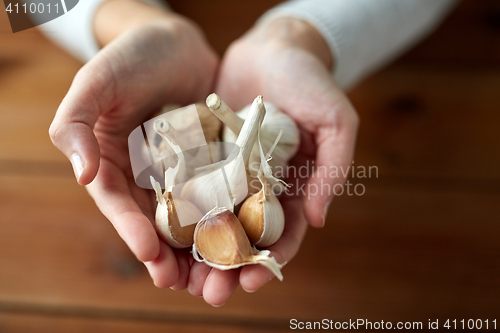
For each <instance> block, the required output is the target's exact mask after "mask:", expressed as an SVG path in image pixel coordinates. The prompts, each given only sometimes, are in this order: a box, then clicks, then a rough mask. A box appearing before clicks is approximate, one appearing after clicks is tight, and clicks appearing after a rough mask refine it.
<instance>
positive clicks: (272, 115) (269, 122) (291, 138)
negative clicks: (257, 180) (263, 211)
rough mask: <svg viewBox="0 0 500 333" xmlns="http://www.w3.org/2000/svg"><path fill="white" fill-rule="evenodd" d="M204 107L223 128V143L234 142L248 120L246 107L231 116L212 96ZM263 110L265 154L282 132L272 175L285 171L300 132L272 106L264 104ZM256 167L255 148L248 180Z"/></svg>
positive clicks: (251, 156) (293, 154)
mask: <svg viewBox="0 0 500 333" xmlns="http://www.w3.org/2000/svg"><path fill="white" fill-rule="evenodd" d="M206 103H207V106H208V107H209V109H210V110H211V111H212V112H213V113H214V114H215V115H216V116H217V117H218V118H219V119H220V120H221V121H222V122H223V123H224V125H225V126H224V129H223V132H222V139H223V141H225V142H236V139H237V137H238V134H239V131H240V130H241V127H242V124H243V119H246V117H247V116H248V113H249V110H250V106H246V107H245V108H243V109H242V110H241V111H239V112H237V113H235V112H234V111H233V110H231V109H230V108H229V107H228V106H227V105H226V103H224V101H223V100H222V99H221V98H220V97H219V96H217V95H216V94H211V95H210V96H208V98H207V101H206ZM264 106H265V108H266V117H265V118H264V121H263V122H262V127H261V129H260V132H261V139H262V140H261V143H262V147H263V149H264V150H265V151H267V150H269V149H270V147H271V145H272V143H273V141H274V138H276V136H277V135H278V133H279V131H280V130H284V134H283V137H282V139H281V140H280V142H279V144H278V146H277V147H276V149H275V152H274V155H273V159H272V160H271V161H270V165H271V167H272V168H273V169H274V170H275V172H276V171H277V170H276V169H277V168H285V167H286V166H287V165H288V161H289V160H290V159H291V158H292V157H293V156H295V154H296V153H297V150H298V149H299V145H300V132H299V129H298V127H297V125H296V124H295V122H294V121H293V119H292V118H290V117H289V116H288V115H287V114H285V113H283V112H281V111H280V110H279V109H278V108H277V107H276V106H275V105H273V104H272V103H269V102H264ZM259 165H260V152H259V148H258V147H257V145H255V146H254V147H253V150H252V153H251V155H250V160H249V170H250V173H251V175H252V176H254V177H255V176H256V175H257V172H258V170H259ZM283 171H284V170H283Z"/></svg>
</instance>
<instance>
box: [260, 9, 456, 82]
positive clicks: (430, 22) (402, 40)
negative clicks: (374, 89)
mask: <svg viewBox="0 0 500 333" xmlns="http://www.w3.org/2000/svg"><path fill="white" fill-rule="evenodd" d="M456 2H457V1H456V0H292V1H288V2H285V3H283V4H280V5H278V6H277V7H275V8H273V9H271V10H270V11H268V12H267V13H266V14H264V16H263V17H262V18H261V19H260V21H263V20H270V19H274V18H276V17H294V18H299V19H302V20H304V21H306V22H308V23H309V24H311V25H313V26H314V27H315V28H316V29H317V30H318V31H319V32H320V33H321V35H322V36H323V37H324V39H325V40H326V42H327V44H328V46H329V47H330V50H331V52H332V55H333V57H334V58H335V64H336V65H335V69H334V72H333V75H334V77H335V79H336V81H337V82H338V83H339V85H341V86H342V87H344V88H349V87H351V86H352V85H353V84H355V83H356V82H357V81H358V80H360V79H361V78H363V77H364V76H366V75H368V74H369V73H371V72H372V71H374V70H376V69H377V68H379V67H380V66H382V65H384V64H386V63H387V62H389V61H390V60H392V59H394V58H395V57H397V56H398V55H400V54H401V53H402V52H404V51H405V50H407V49H408V48H409V47H410V46H412V45H414V44H415V43H416V42H417V41H418V40H420V39H421V38H422V37H423V36H425V35H426V34H427V33H429V32H431V31H432V29H433V28H435V27H436V26H437V24H438V23H439V22H440V19H441V18H442V17H444V15H445V14H446V13H447V12H448V11H449V10H450V9H451V8H452V7H453V5H454V4H455V3H456Z"/></svg>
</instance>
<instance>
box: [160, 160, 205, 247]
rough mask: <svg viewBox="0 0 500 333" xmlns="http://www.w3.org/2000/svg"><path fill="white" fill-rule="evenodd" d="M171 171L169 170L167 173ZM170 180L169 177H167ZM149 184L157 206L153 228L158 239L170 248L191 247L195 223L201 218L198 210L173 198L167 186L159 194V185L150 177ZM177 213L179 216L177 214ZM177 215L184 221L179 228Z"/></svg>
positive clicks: (188, 203) (183, 201)
mask: <svg viewBox="0 0 500 333" xmlns="http://www.w3.org/2000/svg"><path fill="white" fill-rule="evenodd" d="M170 170H172V169H169V171H170ZM169 178H170V177H169ZM151 184H152V185H153V188H154V190H155V193H156V200H157V202H158V206H157V208H156V216H155V227H156V231H157V232H158V234H159V235H160V237H161V238H162V239H163V240H164V241H165V242H166V243H167V244H168V245H170V246H171V247H174V248H176V249H183V248H187V247H190V246H191V245H193V242H194V239H193V236H194V230H195V228H196V223H197V222H198V221H199V220H201V218H202V217H203V216H202V214H201V213H200V211H199V210H198V208H197V207H196V206H195V205H193V204H192V203H190V202H189V201H186V200H182V199H180V198H175V205H174V197H173V194H172V191H171V188H170V187H167V185H168V184H165V187H166V188H167V189H166V190H165V192H164V193H163V194H162V193H161V187H160V184H159V183H158V182H157V181H155V180H154V178H153V177H151ZM178 211H179V214H178ZM179 215H180V216H182V217H183V219H185V220H186V221H183V222H185V223H184V224H188V225H186V226H181V224H180V222H179Z"/></svg>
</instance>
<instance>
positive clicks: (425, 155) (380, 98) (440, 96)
mask: <svg viewBox="0 0 500 333" xmlns="http://www.w3.org/2000/svg"><path fill="white" fill-rule="evenodd" d="M499 74H500V72H498V71H497V70H494V69H491V70H484V71H483V70H474V69H470V70H467V69H465V68H462V69H460V70H454V69H443V68H438V67H435V66H423V65H420V66H408V65H402V64H401V65H393V66H390V67H388V68H387V69H385V70H384V71H381V72H379V73H378V74H375V75H374V76H372V77H371V78H369V79H368V80H366V81H365V82H363V83H362V84H360V85H359V86H358V87H356V88H355V89H353V91H352V92H351V93H350V94H349V96H350V97H351V99H352V102H353V104H354V106H355V107H356V108H357V110H358V112H359V114H360V118H361V126H360V131H359V137H358V144H357V150H356V153H357V157H356V163H357V164H360V165H364V166H369V165H375V166H378V168H379V173H380V176H381V178H384V177H390V178H393V177H399V179H406V178H408V177H412V178H416V179H418V181H425V179H428V180H431V181H438V182H439V181H442V180H450V179H461V180H463V181H464V182H466V181H468V180H476V181H482V182H483V185H485V186H488V183H489V181H490V180H491V181H494V182H493V183H489V184H490V186H495V187H498V184H499V183H498V181H499V180H500V178H499V177H500V173H499V171H498V170H500V156H499V155H498V154H497V153H496V152H498V151H499V149H500V132H499V131H498V126H497V124H499V123H500V112H498V111H499V109H498V105H500V95H499V94H498V93H497V91H498V88H499V87H500V75H499Z"/></svg>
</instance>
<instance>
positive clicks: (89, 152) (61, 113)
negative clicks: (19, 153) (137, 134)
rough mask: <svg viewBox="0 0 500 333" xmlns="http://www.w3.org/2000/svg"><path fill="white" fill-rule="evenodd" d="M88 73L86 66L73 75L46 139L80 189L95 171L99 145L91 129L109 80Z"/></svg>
mask: <svg viewBox="0 0 500 333" xmlns="http://www.w3.org/2000/svg"><path fill="white" fill-rule="evenodd" d="M92 67H93V66H92ZM91 69H92V68H91V67H88V66H87V65H86V66H84V67H83V68H82V69H81V70H80V71H79V72H78V73H77V75H76V76H75V78H74V80H73V83H72V84H71V87H70V89H69V91H68V93H67V94H66V96H65V97H64V99H63V101H62V103H61V105H60V106H59V108H58V110H57V113H56V116H55V117H54V120H53V121H52V124H51V125H50V128H49V136H50V139H51V140H52V142H53V144H54V145H55V146H56V147H57V148H58V149H59V150H60V151H61V152H62V153H63V154H64V155H66V157H67V158H68V159H69V160H70V162H71V164H72V166H73V170H74V172H75V176H76V179H77V181H78V183H79V184H80V185H87V184H89V183H90V182H92V180H93V179H94V178H95V176H96V174H97V170H98V169H99V159H100V150H99V143H98V141H97V139H96V137H95V135H94V131H93V129H94V126H95V123H96V122H97V119H98V118H99V114H100V111H101V110H105V108H104V106H105V105H106V104H108V103H107V101H106V100H107V99H108V98H107V95H108V94H107V93H106V91H109V90H108V89H103V88H105V87H107V86H108V87H109V86H112V85H111V84H110V83H112V82H110V80H111V78H107V77H106V75H104V74H103V72H101V73H100V74H99V75H92V74H93V71H92V70H91ZM108 77H109V76H108ZM108 100H109V99H108Z"/></svg>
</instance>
